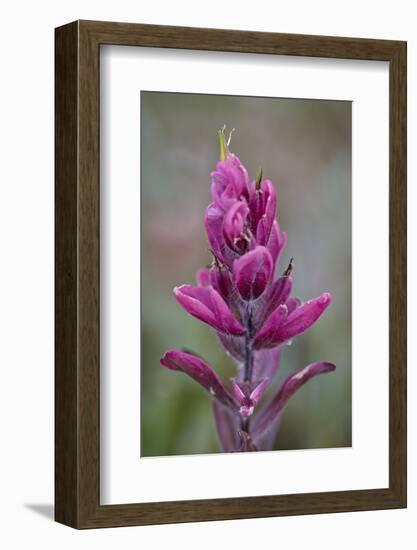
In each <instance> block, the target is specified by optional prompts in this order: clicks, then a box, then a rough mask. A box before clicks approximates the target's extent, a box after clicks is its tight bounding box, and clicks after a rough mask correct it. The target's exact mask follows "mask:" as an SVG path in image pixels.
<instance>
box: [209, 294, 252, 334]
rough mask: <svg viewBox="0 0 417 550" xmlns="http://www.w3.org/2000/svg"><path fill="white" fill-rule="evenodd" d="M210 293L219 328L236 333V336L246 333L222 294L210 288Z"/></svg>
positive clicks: (229, 332) (228, 332)
mask: <svg viewBox="0 0 417 550" xmlns="http://www.w3.org/2000/svg"><path fill="white" fill-rule="evenodd" d="M210 294H211V303H212V305H213V313H214V316H215V320H216V325H217V327H218V328H219V330H222V331H223V332H225V333H227V334H234V335H236V336H238V335H241V334H244V332H245V329H244V328H243V327H242V325H241V324H240V323H239V321H238V320H237V319H236V317H235V316H234V315H233V313H232V312H231V311H230V309H229V307H228V305H227V304H226V302H225V301H224V300H223V298H222V297H221V296H220V294H219V293H218V292H217V291H216V290H214V289H210ZM217 327H215V328H217Z"/></svg>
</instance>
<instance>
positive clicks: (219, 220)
mask: <svg viewBox="0 0 417 550" xmlns="http://www.w3.org/2000/svg"><path fill="white" fill-rule="evenodd" d="M223 217H224V214H223V212H222V211H221V210H219V208H217V207H216V205H215V204H214V203H211V204H209V206H208V207H207V209H206V212H205V214H204V226H205V228H206V232H207V238H208V241H209V243H210V246H211V249H212V250H213V252H214V253H215V254H216V256H217V257H218V258H219V259H220V260H222V261H224V258H223V246H224V238H223Z"/></svg>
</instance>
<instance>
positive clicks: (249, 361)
mask: <svg viewBox="0 0 417 550" xmlns="http://www.w3.org/2000/svg"><path fill="white" fill-rule="evenodd" d="M245 324H246V334H245V364H244V381H245V383H246V384H250V383H251V382H252V372H253V347H252V346H253V342H252V339H253V323H252V306H251V304H250V303H249V304H248V306H247V309H246V323H245ZM240 428H241V430H242V431H244V432H246V433H249V417H241V419H240Z"/></svg>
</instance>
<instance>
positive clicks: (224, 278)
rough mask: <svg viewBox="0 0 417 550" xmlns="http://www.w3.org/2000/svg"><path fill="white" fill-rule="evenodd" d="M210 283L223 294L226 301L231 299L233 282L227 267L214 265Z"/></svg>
mask: <svg viewBox="0 0 417 550" xmlns="http://www.w3.org/2000/svg"><path fill="white" fill-rule="evenodd" d="M210 284H211V285H212V286H213V288H214V289H215V290H217V292H218V293H219V294H220V296H222V297H223V298H224V299H225V301H226V302H228V301H229V298H230V296H229V295H230V292H231V282H230V277H229V272H228V271H227V270H226V269H222V268H219V267H216V266H214V267H212V268H211V269H210Z"/></svg>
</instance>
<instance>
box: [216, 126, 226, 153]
mask: <svg viewBox="0 0 417 550" xmlns="http://www.w3.org/2000/svg"><path fill="white" fill-rule="evenodd" d="M224 130H225V126H223V128H222V129H221V130H219V131H218V132H217V133H218V135H219V145H220V160H222V161H223V160H225V159H226V156H227V143H226V136H225V135H224Z"/></svg>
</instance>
